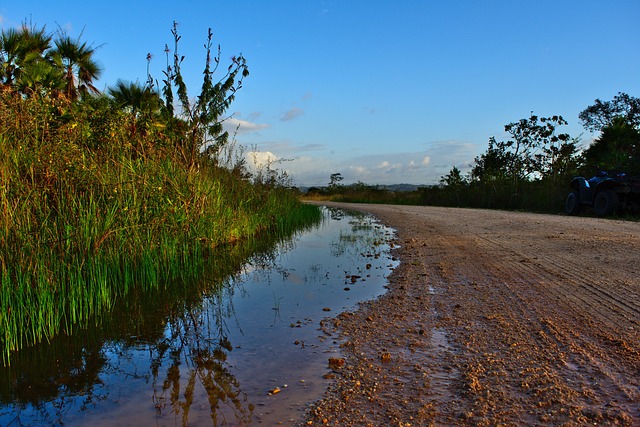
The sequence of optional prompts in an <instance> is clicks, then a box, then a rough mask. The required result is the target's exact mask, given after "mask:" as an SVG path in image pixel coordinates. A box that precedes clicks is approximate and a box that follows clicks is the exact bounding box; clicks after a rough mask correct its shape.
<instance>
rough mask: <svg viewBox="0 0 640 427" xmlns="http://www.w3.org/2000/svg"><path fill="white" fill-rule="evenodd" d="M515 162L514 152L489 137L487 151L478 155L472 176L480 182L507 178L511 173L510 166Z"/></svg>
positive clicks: (473, 179) (472, 169)
mask: <svg viewBox="0 0 640 427" xmlns="http://www.w3.org/2000/svg"><path fill="white" fill-rule="evenodd" d="M511 164H513V160H512V153H510V152H508V151H505V149H504V147H502V146H501V145H499V144H498V142H496V139H495V137H491V138H489V147H488V148H487V151H486V152H484V153H483V154H481V155H480V156H478V157H476V158H475V160H474V165H473V167H472V168H471V172H470V178H471V180H472V181H478V182H494V181H500V180H503V179H506V178H507V177H508V176H510V175H511V173H510V168H509V166H510V165H511Z"/></svg>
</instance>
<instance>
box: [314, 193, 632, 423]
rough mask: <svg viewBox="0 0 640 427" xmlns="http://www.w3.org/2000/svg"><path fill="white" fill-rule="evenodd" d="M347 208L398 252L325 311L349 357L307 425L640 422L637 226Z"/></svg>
mask: <svg viewBox="0 0 640 427" xmlns="http://www.w3.org/2000/svg"><path fill="white" fill-rule="evenodd" d="M333 205H335V204H333ZM346 206H348V207H350V208H355V209H359V210H365V211H368V212H372V213H373V214H375V215H376V216H377V217H378V218H380V219H381V220H382V221H383V222H384V223H386V224H388V225H390V226H392V227H394V228H396V229H397V230H398V237H397V242H398V244H399V245H401V247H400V248H398V249H397V250H396V252H395V255H396V256H398V257H400V259H401V261H402V263H401V265H400V266H399V267H398V268H397V269H396V270H395V271H394V272H393V274H392V276H391V277H390V286H389V292H388V293H387V294H386V295H384V296H383V297H381V298H379V299H378V300H376V301H373V302H370V303H366V304H363V305H362V306H361V309H360V310H358V311H356V312H353V313H345V314H342V315H340V316H338V317H337V318H336V319H333V320H330V321H329V320H327V321H325V322H324V327H325V329H326V331H327V332H328V333H331V334H335V336H336V337H339V340H340V341H341V342H343V344H342V347H343V353H344V357H345V365H344V367H343V368H341V369H337V373H336V380H335V382H334V383H333V385H332V386H331V388H330V389H329V390H328V391H327V393H326V395H325V397H324V399H323V400H321V401H320V402H317V403H316V404H314V406H313V407H312V409H311V410H310V412H309V413H308V414H307V418H306V419H305V420H304V421H303V424H304V425H340V426H344V425H363V426H366V425H372V426H409V425H411V426H428V425H474V426H475V425H480V426H481V425H544V426H547V425H548V426H557V425H567V426H573V425H580V426H582V425H640V223H635V222H624V221H616V220H603V219H596V218H575V217H565V216H559V215H558V216H553V215H536V214H526V213H513V212H502V211H485V210H466V209H449V208H434V207H415V206H413V207H412V206H388V205H380V206H378V205H346Z"/></svg>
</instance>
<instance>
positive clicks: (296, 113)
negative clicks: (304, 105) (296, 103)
mask: <svg viewBox="0 0 640 427" xmlns="http://www.w3.org/2000/svg"><path fill="white" fill-rule="evenodd" d="M302 115H304V110H303V109H301V108H298V107H293V108H292V109H290V110H289V111H287V112H285V113H284V114H283V115H282V117H281V118H280V120H281V121H283V122H288V121H289V120H293V119H295V118H298V117H300V116H302Z"/></svg>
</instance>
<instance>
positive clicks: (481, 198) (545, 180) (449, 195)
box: [423, 92, 640, 211]
mask: <svg viewBox="0 0 640 427" xmlns="http://www.w3.org/2000/svg"><path fill="white" fill-rule="evenodd" d="M578 117H579V119H580V121H581V123H582V125H583V127H584V128H585V129H586V130H589V131H591V132H596V133H598V136H597V137H596V139H595V140H594V141H593V142H592V143H591V144H590V145H589V146H588V147H586V148H585V149H581V148H580V145H579V143H580V139H579V137H571V136H570V135H569V134H567V133H564V132H561V131H560V128H561V127H562V126H565V125H567V121H566V120H565V119H564V118H563V117H562V116H551V117H539V116H537V115H535V114H533V113H531V115H530V117H528V118H525V119H521V120H519V121H517V122H512V123H509V124H507V125H505V127H504V130H505V132H506V133H507V134H508V135H509V138H508V139H507V140H506V141H498V140H497V139H496V138H495V137H491V138H490V139H489V145H488V148H487V150H486V151H485V152H484V153H482V154H481V155H479V156H478V157H476V158H475V159H474V162H473V164H472V165H471V169H470V171H469V172H468V174H466V175H463V174H462V172H461V171H460V169H459V168H458V167H455V166H454V167H452V168H451V170H450V171H449V173H448V174H447V175H445V176H443V177H441V179H440V185H439V186H437V187H432V188H425V189H423V193H424V198H425V201H427V202H429V201H433V202H437V203H441V204H447V205H460V206H477V207H497V208H510V209H531V210H542V211H557V210H559V209H560V207H561V206H562V203H563V200H564V197H565V196H566V194H567V188H568V187H567V186H568V183H569V182H570V181H571V179H572V178H573V177H574V176H578V175H582V176H587V177H590V176H592V175H594V174H595V173H596V172H597V171H598V170H604V171H616V172H625V173H627V174H629V175H640V99H639V98H635V97H632V96H630V95H628V94H626V93H622V92H620V93H618V94H617V95H616V96H614V97H613V99H612V100H610V101H601V100H600V99H596V100H595V102H594V104H593V105H590V106H588V107H587V108H586V109H584V110H583V111H582V112H581V113H580V114H579V116H578Z"/></svg>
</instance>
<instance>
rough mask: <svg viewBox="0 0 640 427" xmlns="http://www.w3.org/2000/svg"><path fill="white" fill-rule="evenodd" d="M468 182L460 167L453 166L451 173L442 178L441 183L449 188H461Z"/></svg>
mask: <svg viewBox="0 0 640 427" xmlns="http://www.w3.org/2000/svg"><path fill="white" fill-rule="evenodd" d="M465 184H466V181H465V179H464V178H463V177H462V173H461V172H460V169H458V168H457V167H455V166H454V167H452V168H451V170H450V171H449V173H448V174H447V175H445V176H443V177H441V178H440V185H443V186H445V187H449V188H459V187H462V186H463V185H465Z"/></svg>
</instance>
